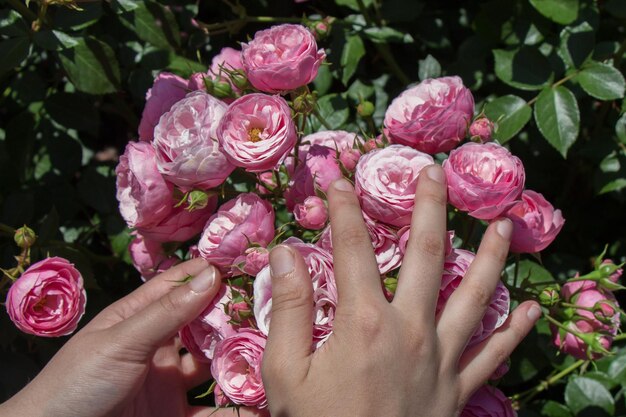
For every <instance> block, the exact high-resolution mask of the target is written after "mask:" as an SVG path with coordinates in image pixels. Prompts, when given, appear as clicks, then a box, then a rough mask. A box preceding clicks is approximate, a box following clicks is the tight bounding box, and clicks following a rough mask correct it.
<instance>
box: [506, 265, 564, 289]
mask: <svg viewBox="0 0 626 417" xmlns="http://www.w3.org/2000/svg"><path fill="white" fill-rule="evenodd" d="M504 272H505V274H506V282H507V284H508V285H510V286H514V285H515V284H514V283H515V264H511V265H509V266H508V267H507V268H506V269H505V271H504ZM524 281H526V282H528V283H531V284H532V283H539V282H554V277H553V276H552V274H551V273H550V272H549V271H548V270H547V269H545V268H544V267H543V266H541V265H539V264H538V263H536V262H533V261H530V260H528V259H524V260H521V261H519V265H518V267H517V283H518V286H519V284H521V283H523V282H524ZM547 285H549V284H547Z"/></svg>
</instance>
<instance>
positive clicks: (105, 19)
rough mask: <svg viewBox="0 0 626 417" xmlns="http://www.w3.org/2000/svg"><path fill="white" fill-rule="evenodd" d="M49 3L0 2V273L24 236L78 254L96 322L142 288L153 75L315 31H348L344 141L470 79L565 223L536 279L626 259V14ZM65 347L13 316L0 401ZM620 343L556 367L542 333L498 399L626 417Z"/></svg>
mask: <svg viewBox="0 0 626 417" xmlns="http://www.w3.org/2000/svg"><path fill="white" fill-rule="evenodd" d="M42 3H44V2H40V1H35V0H31V1H30V2H28V1H26V2H24V1H23V0H1V1H0V5H1V6H0V7H1V8H0V91H1V95H0V265H1V266H2V267H5V268H9V267H12V266H14V264H15V262H14V259H13V256H15V255H16V254H17V248H16V246H15V245H14V243H13V239H12V230H13V228H16V227H19V226H21V225H23V224H27V225H29V226H30V227H32V228H33V229H35V231H36V232H37V234H38V236H39V239H38V243H37V245H36V246H35V248H34V249H33V253H32V255H33V258H34V260H38V259H41V258H43V257H44V256H46V254H51V255H59V256H63V257H66V258H68V259H70V260H72V261H73V262H74V263H75V264H76V265H77V266H78V268H79V269H80V270H81V272H82V273H83V275H84V277H85V279H86V283H87V287H88V317H86V318H85V319H83V323H84V322H86V321H87V320H88V319H89V316H93V315H94V314H96V313H97V312H98V311H99V310H101V309H102V308H103V307H104V306H106V305H107V304H109V303H110V302H112V301H113V300H115V299H117V298H119V297H121V296H123V295H124V294H126V293H128V292H129V291H131V290H132V289H133V288H135V287H136V286H137V285H139V283H140V280H139V276H138V274H137V272H136V271H135V270H134V268H133V267H132V265H130V263H129V257H128V253H127V245H128V243H129V234H128V230H127V229H126V226H125V224H124V222H123V220H122V219H121V217H120V216H119V214H118V211H117V202H116V200H115V176H114V169H115V165H116V158H117V155H118V154H119V153H121V151H122V150H123V148H124V146H125V144H126V143H127V142H128V141H129V140H134V139H135V138H136V136H137V133H136V132H137V125H138V122H139V119H140V116H141V111H142V108H143V105H144V97H145V93H146V90H147V89H148V88H149V87H150V86H151V84H152V80H153V78H154V76H155V74H157V73H158V72H160V71H171V72H174V73H177V74H179V75H182V76H189V75H190V74H191V73H192V72H197V71H206V69H207V67H208V63H209V62H210V59H211V57H212V56H213V55H214V54H216V53H217V52H219V50H220V49H221V47H223V46H233V47H236V46H237V42H240V41H245V40H246V39H247V38H249V37H252V36H253V34H254V32H255V31H257V30H259V29H262V28H265V27H267V26H268V25H271V24H273V23H280V22H300V21H303V16H305V17H306V16H308V18H309V19H312V20H319V19H320V18H322V17H325V16H333V17H334V18H336V20H335V22H334V23H333V25H332V31H331V33H330V35H329V36H327V37H324V38H323V39H321V40H320V42H319V45H320V46H321V47H324V48H326V50H327V53H328V62H329V65H326V66H323V67H322V69H321V70H320V73H319V76H318V78H317V79H316V81H315V83H314V87H315V89H316V90H317V92H318V94H319V96H320V100H319V105H320V111H321V113H322V114H323V115H325V116H326V118H327V119H328V121H329V123H330V124H331V125H332V127H333V128H342V129H347V130H351V129H352V130H354V129H363V130H365V131H367V130H368V129H369V128H370V127H371V126H370V125H369V124H368V121H367V120H364V119H362V118H361V117H360V116H358V114H357V112H356V107H357V106H358V104H359V103H360V102H361V101H363V100H369V101H371V102H373V103H374V104H375V108H376V112H375V114H374V117H373V122H374V124H375V126H377V127H380V126H381V124H382V117H383V115H384V112H385V109H386V107H387V106H388V104H389V102H390V100H391V99H393V98H394V97H395V96H396V95H397V94H399V93H400V92H401V91H402V90H403V89H404V88H406V86H407V85H408V84H409V83H414V82H418V81H420V80H423V79H425V78H429V77H438V76H441V75H460V76H461V77H462V78H463V80H464V82H465V84H466V85H467V86H469V87H470V88H471V89H472V91H473V93H474V95H475V98H476V102H477V108H478V109H483V111H484V112H485V113H486V115H487V116H489V117H490V118H491V119H493V120H497V121H498V130H497V132H496V138H497V139H498V140H499V141H500V142H501V143H507V144H508V146H510V148H511V150H512V151H513V152H514V153H515V154H516V155H518V156H519V157H520V158H522V160H523V161H524V164H525V166H526V172H527V187H528V188H531V189H534V190H536V191H539V192H541V193H543V194H544V195H545V196H546V198H547V199H548V200H549V201H551V202H552V203H553V204H554V205H555V206H556V207H558V208H560V209H561V210H562V211H563V213H564V216H565V218H566V220H567V222H566V225H565V228H564V229H563V231H562V233H561V235H560V236H559V237H558V239H557V240H556V242H555V243H554V244H553V245H552V246H551V247H550V248H549V249H548V250H546V251H545V253H543V254H542V257H541V258H542V259H541V260H538V259H535V258H531V257H529V258H527V259H524V260H523V261H522V262H521V264H520V270H519V274H520V276H522V277H528V278H529V279H530V280H536V281H545V280H553V279H554V280H562V279H565V278H567V277H571V276H573V274H574V273H575V272H576V271H581V272H586V271H588V270H589V269H590V267H591V264H590V259H592V257H593V256H594V255H597V254H599V253H600V252H602V249H603V248H604V246H605V245H606V244H609V251H608V254H609V255H610V257H612V258H613V259H614V260H616V262H617V261H619V260H623V259H624V256H625V255H626V234H625V231H626V227H624V220H623V219H624V214H625V213H626V207H625V189H626V115H625V114H624V112H625V110H626V103H625V102H624V100H623V98H624V88H625V83H624V76H623V74H624V68H625V65H624V62H623V61H624V54H625V52H626V32H625V29H626V1H624V0H604V1H591V0H506V1H501V0H492V1H478V0H468V1H463V2H459V1H452V0H444V1H442V0H439V1H436V0H431V1H412V0H334V1H333V0H312V1H309V2H305V3H301V4H295V3H293V2H292V1H291V0H260V1H259V0H240V1H239V2H237V1H236V0H229V1H226V0H223V1H217V0H214V1H210V2H209V1H201V2H198V3H199V4H197V3H195V2H187V1H182V0H180V1H177V0H166V1H160V2H157V1H153V0H109V1H84V2H79V6H80V8H81V9H82V10H75V9H72V8H71V7H64V6H60V5H55V4H52V3H55V1H48V3H51V4H49V5H46V6H45V7H42V6H41V4H42ZM56 3H61V1H57V2H56ZM194 19H195V20H194ZM313 128H319V124H318V125H317V126H316V125H315V124H313ZM452 221H453V224H454V221H455V219H452ZM480 233H481V230H480V228H479V229H476V230H475V231H474V233H473V235H472V236H470V237H469V238H470V239H473V241H477V240H478V238H479V235H480ZM511 274H512V269H511V268H509V269H508V270H507V278H508V279H509V280H510V279H511ZM6 284H7V282H6V281H5V282H3V285H4V286H5V290H6ZM3 293H4V292H3ZM622 304H624V303H622ZM62 343H63V340H46V339H40V338H39V339H38V338H31V337H27V336H26V335H23V334H20V333H19V332H18V331H17V330H16V329H15V328H14V326H13V325H12V324H11V322H10V321H9V320H8V317H7V315H6V314H0V369H2V377H0V398H6V397H8V396H10V395H11V394H12V393H14V392H15V391H16V390H17V389H19V388H20V387H21V386H22V385H24V384H25V383H26V381H27V380H28V378H32V376H34V375H35V374H36V373H37V371H38V370H39V369H40V368H41V367H42V366H43V365H45V363H46V362H47V360H48V359H49V358H50V357H51V355H53V354H54V352H55V351H56V350H57V349H58V348H59V347H60V346H61V344H62ZM616 346H617V347H618V349H616V355H615V356H613V357H611V358H607V359H604V360H602V361H599V362H598V363H597V365H593V364H591V365H590V364H580V363H576V362H575V361H573V360H572V359H571V358H567V357H565V356H557V355H555V351H554V349H553V348H552V347H551V346H550V343H549V336H548V331H547V326H546V324H545V323H540V325H538V326H537V329H536V331H534V332H533V333H532V334H531V336H530V337H529V338H528V339H527V340H526V341H525V342H524V343H523V345H522V346H521V347H520V348H519V349H518V351H517V352H516V353H515V355H514V356H513V358H512V363H511V368H512V369H511V372H510V373H509V374H508V375H507V376H506V377H505V378H504V379H503V380H502V381H501V382H500V386H501V387H502V389H503V390H504V391H505V392H506V393H507V394H509V395H513V394H516V393H521V392H524V391H528V390H529V391H528V392H531V393H532V395H531V396H530V397H531V398H530V399H529V400H528V401H526V402H525V404H522V410H521V411H520V415H522V416H534V415H546V416H549V417H569V416H574V415H581V416H582V415H593V416H602V415H622V416H623V415H626V402H625V400H624V395H623V393H624V387H626V350H623V349H621V347H622V346H623V344H622V346H620V343H616ZM85 354H88V352H86V353H85ZM399 360H401V358H399ZM542 381H548V382H549V383H548V384H546V386H545V389H542V388H541V385H539V384H540V383H541V382H542ZM537 387H540V388H537ZM526 397H528V395H527V396H526Z"/></svg>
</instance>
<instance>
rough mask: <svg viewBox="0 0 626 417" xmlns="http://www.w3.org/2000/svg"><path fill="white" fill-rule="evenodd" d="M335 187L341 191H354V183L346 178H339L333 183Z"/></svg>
mask: <svg viewBox="0 0 626 417" xmlns="http://www.w3.org/2000/svg"><path fill="white" fill-rule="evenodd" d="M333 187H335V188H336V189H337V190H339V191H352V184H350V182H349V181H348V180H346V179H343V178H341V179H338V180H337V181H335V182H334V183H333Z"/></svg>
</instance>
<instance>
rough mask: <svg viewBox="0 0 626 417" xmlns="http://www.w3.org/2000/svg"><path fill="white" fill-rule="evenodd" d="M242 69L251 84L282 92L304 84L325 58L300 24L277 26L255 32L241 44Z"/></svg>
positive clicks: (268, 90)
mask: <svg viewBox="0 0 626 417" xmlns="http://www.w3.org/2000/svg"><path fill="white" fill-rule="evenodd" d="M241 49H242V60H243V67H244V69H245V71H246V74H247V76H248V79H249V80H250V83H251V84H252V85H253V86H254V87H255V88H257V89H259V90H261V91H264V92H266V93H282V92H286V91H289V90H294V89H296V88H298V87H302V86H304V85H307V84H308V83H310V82H311V81H313V80H314V79H315V77H316V76H317V70H318V69H319V66H320V64H321V63H322V61H323V60H324V58H325V57H326V54H325V53H324V50H323V49H319V50H318V49H317V43H316V42H315V37H314V36H313V35H312V34H311V32H309V31H308V30H307V29H306V28H305V27H304V26H302V25H290V24H284V25H278V26H272V27H271V28H269V29H266V30H260V31H258V32H256V33H255V35H254V39H252V40H251V41H250V42H248V43H242V44H241Z"/></svg>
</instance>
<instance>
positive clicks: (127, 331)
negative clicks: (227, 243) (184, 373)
mask: <svg viewBox="0 0 626 417" xmlns="http://www.w3.org/2000/svg"><path fill="white" fill-rule="evenodd" d="M219 278H220V275H219V272H218V271H217V269H215V268H214V267H213V266H209V267H208V268H206V269H204V270H203V271H200V272H199V273H198V274H197V275H196V276H195V277H194V278H192V279H191V281H189V282H188V283H186V284H183V285H180V286H177V287H174V288H173V289H172V290H171V291H169V292H167V293H165V295H163V296H162V297H161V298H159V299H158V300H156V301H154V302H152V303H151V304H148V305H147V306H146V307H145V308H144V309H143V310H141V311H139V312H138V313H136V314H135V315H133V316H131V317H129V318H128V319H126V320H123V321H121V322H119V323H118V324H116V325H115V326H113V327H112V328H111V331H112V332H114V334H115V336H116V338H118V340H121V341H127V340H128V341H130V343H132V346H133V349H134V350H139V351H140V352H141V353H145V354H146V357H149V356H151V355H152V354H153V352H154V351H155V350H156V349H157V348H159V347H160V346H161V345H163V343H165V342H166V341H167V340H169V339H170V338H172V337H173V336H174V335H175V334H176V333H177V332H178V331H179V330H180V329H181V328H182V327H184V326H185V325H186V324H188V323H189V322H191V321H192V320H193V319H195V318H196V317H198V316H199V315H200V313H202V311H203V310H204V309H205V308H206V306H207V305H208V304H209V302H210V301H211V300H212V299H213V297H215V294H217V292H218V290H219V287H220V279H219ZM172 285H176V284H175V283H172Z"/></svg>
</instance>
